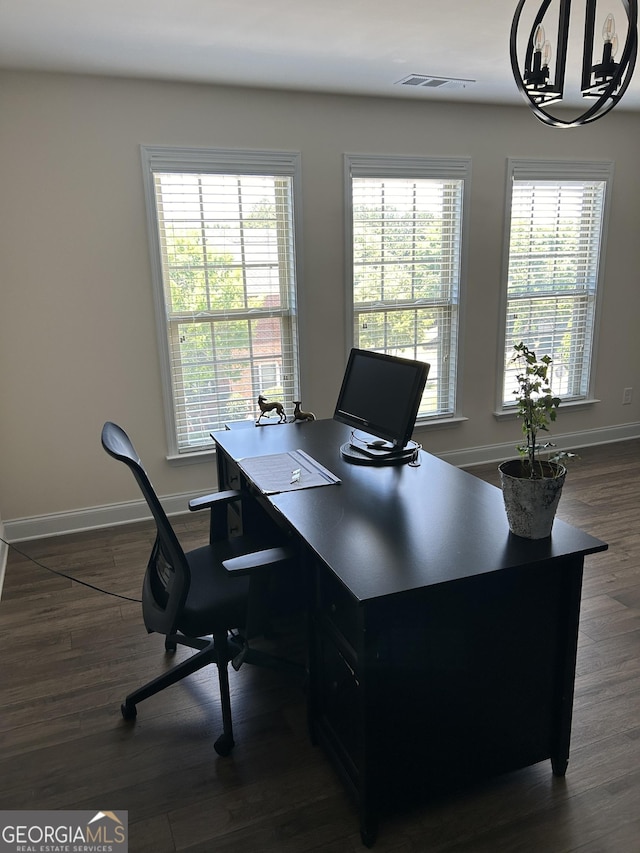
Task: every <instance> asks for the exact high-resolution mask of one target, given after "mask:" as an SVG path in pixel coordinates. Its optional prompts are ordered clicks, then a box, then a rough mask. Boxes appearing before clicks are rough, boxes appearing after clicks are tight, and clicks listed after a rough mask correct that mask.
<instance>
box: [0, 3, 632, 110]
mask: <svg viewBox="0 0 640 853" xmlns="http://www.w3.org/2000/svg"><path fill="white" fill-rule="evenodd" d="M616 2H620V0H611V5H615V3H616ZM516 5H517V0H486V2H484V3H482V2H480V0H457V2H455V3H454V2H451V1H450V0H449V2H446V3H445V2H443V3H440V4H436V3H434V2H425V0H403V2H402V3H400V5H399V6H396V5H395V3H394V2H390V0H384V2H383V0H321V2H311V0H306V2H305V0H268V2H266V0H109V2H106V3H105V2H103V3H101V2H95V0H0V68H4V69H11V68H12V69H36V70H44V71H64V72H79V73H90V74H106V75H115V76H127V77H141V78H151V79H161V80H175V81H194V82H200V83H221V84H231V85H241V86H260V87H268V88H278V89H293V90H305V91H316V92H333V93H347V94H358V95H376V96H384V97H391V98H417V99H423V100H450V101H456V100H461V101H469V100H471V101H482V102H488V103H505V104H523V103H524V102H523V100H522V97H521V96H520V94H519V93H518V91H517V89H516V86H515V83H514V80H513V75H512V72H511V67H510V62H509V32H510V27H511V21H512V18H513V14H514V12H515V7H516ZM535 5H536V7H537V5H538V4H537V3H536V4H535ZM575 5H576V6H578V5H579V4H575ZM523 15H524V12H523ZM581 37H582V34H581V32H578V34H577V36H576V39H577V42H580V40H581ZM570 44H571V42H570ZM576 47H577V48H579V44H577V43H576ZM578 73H579V72H578V71H576V75H577V74H578ZM412 75H424V76H425V77H427V78H433V77H435V78H438V79H440V78H443V77H444V78H454V79H453V81H452V82H449V83H447V84H446V85H440V84H439V83H437V82H436V84H434V83H431V84H428V85H420V86H413V85H412V86H408V85H398V83H399V81H401V80H403V79H405V78H407V77H410V76H412ZM637 76H638V79H637V80H636V79H635V78H634V79H633V80H632V82H631V85H630V87H629V90H628V91H627V94H626V95H625V97H624V99H623V101H622V102H621V107H624V108H627V109H640V74H639V75H637ZM465 81H467V82H465Z"/></svg>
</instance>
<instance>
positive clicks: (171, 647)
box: [164, 637, 178, 652]
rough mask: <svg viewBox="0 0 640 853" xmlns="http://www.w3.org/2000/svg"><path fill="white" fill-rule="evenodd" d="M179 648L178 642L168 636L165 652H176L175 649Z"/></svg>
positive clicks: (165, 642)
mask: <svg viewBox="0 0 640 853" xmlns="http://www.w3.org/2000/svg"><path fill="white" fill-rule="evenodd" d="M177 648H178V644H177V643H174V642H173V640H170V639H169V638H168V637H167V639H166V640H165V641H164V650H165V652H175V650H176V649H177Z"/></svg>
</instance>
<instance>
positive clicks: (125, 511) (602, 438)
mask: <svg viewBox="0 0 640 853" xmlns="http://www.w3.org/2000/svg"><path fill="white" fill-rule="evenodd" d="M633 438H640V423H633V424H622V425H621V426H616V427H607V428H605V429H599V430H589V431H588V432H577V433H567V434H564V435H554V436H553V440H554V442H555V443H556V444H557V446H558V448H559V449H560V450H578V449H579V448H581V447H590V446H594V445H598V444H611V443H613V442H616V441H628V440H630V439H633ZM424 446H425V450H427V451H428V450H429V442H428V440H427V441H425V442H424ZM437 455H438V456H439V457H440V458H441V459H444V460H445V461H447V462H450V463H451V464H452V465H456V466H457V467H459V468H466V467H471V466H473V465H484V464H486V463H490V462H496V463H499V462H502V461H503V460H504V459H511V458H513V457H514V456H515V455H516V451H515V446H514V443H513V442H509V443H507V444H489V445H485V446H482V447H470V448H464V449H462V450H452V451H448V452H446V453H438V454H437ZM198 496H199V493H193V494H181V495H168V496H166V497H163V498H161V500H162V505H163V506H164V509H165V512H166V513H167V515H179V514H181V513H185V512H188V503H189V501H190V500H191V499H192V498H195V497H198ZM150 517H151V516H150V513H149V511H148V509H147V505H146V503H145V502H144V501H143V500H139V501H128V502H126V503H119V504H110V505H108V506H97V507H89V508H87V509H80V510H74V511H72V512H60V513H53V514H51V515H41V516H34V517H32V518H17V519H13V520H5V522H4V530H5V533H4V538H5V539H7V540H8V541H9V542H24V541H26V540H29V539H41V538H43V537H46V536H61V535H63V534H65V533H78V532H80V531H82V530H95V529H98V528H101V527H113V526H115V525H118V524H128V523H130V522H133V521H142V520H144V519H148V518H150ZM0 546H2V543H1V542H0ZM5 547H6V546H5ZM3 556H4V559H5V560H6V554H4V555H3V551H2V550H0V572H1V570H2V558H3ZM0 578H1V574H0Z"/></svg>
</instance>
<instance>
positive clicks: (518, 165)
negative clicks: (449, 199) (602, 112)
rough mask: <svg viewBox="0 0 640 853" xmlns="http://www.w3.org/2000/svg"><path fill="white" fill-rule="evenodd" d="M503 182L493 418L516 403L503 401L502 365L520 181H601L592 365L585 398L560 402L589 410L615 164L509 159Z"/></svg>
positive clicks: (511, 410) (510, 411)
mask: <svg viewBox="0 0 640 853" xmlns="http://www.w3.org/2000/svg"><path fill="white" fill-rule="evenodd" d="M506 168H507V170H506V179H505V203H504V211H505V215H504V233H503V244H502V245H503V249H502V271H501V284H500V316H499V326H498V347H497V351H496V371H495V376H496V388H495V400H496V408H495V411H494V416H495V417H497V418H500V417H502V416H509V415H512V414H513V413H514V411H515V406H516V404H515V402H514V403H506V404H505V402H504V400H503V391H504V362H505V355H506V353H505V350H506V333H507V305H508V291H507V289H508V284H509V253H510V248H511V247H510V236H511V211H512V188H513V182H514V181H515V180H520V181H562V180H566V181H585V182H587V181H589V182H590V181H604V182H605V185H606V186H605V193H604V201H603V206H602V223H601V233H600V252H599V256H598V273H597V276H596V292H595V300H594V310H593V314H594V317H593V330H592V331H593V336H592V344H591V364H590V370H589V386H588V389H587V396H586V397H584V398H580V399H575V398H571V399H567V400H564V401H563V407H564V406H569V405H571V406H573V407H581V406H590V405H592V404H593V403H597V402H598V400H597V399H596V397H595V369H594V368H595V365H596V363H597V351H598V340H599V329H600V318H601V314H602V311H601V306H602V299H603V296H602V291H603V288H604V268H605V260H606V248H607V236H608V232H609V212H610V207H611V193H612V186H613V177H614V163H613V161H612V160H582V161H575V160H532V159H526V158H525V159H523V158H519V157H509V158H508V159H507V164H506Z"/></svg>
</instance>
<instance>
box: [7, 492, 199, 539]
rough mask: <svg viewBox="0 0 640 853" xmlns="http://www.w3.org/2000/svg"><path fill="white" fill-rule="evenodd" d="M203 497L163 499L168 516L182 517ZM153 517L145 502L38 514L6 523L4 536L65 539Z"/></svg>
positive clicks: (197, 494) (185, 496) (195, 495)
mask: <svg viewBox="0 0 640 853" xmlns="http://www.w3.org/2000/svg"><path fill="white" fill-rule="evenodd" d="M200 496H201V492H193V493H192V494H191V493H190V494H181V495H169V496H167V497H164V498H162V499H161V501H162V506H163V507H164V511H165V512H166V513H167V515H180V514H184V513H186V512H188V511H189V501H190V500H191V499H192V498H197V497H200ZM149 518H151V513H150V512H149V508H148V507H147V504H146V503H145V501H144V500H139V501H126V502H125V503H118V504H109V505H107V506H94V507H88V508H87V509H78V510H73V511H71V512H57V513H52V514H51V515H37V516H32V517H31V518H17V519H14V520H13V521H6V522H5V536H4V538H5V539H7V540H8V541H9V542H25V541H27V540H29V539H42V538H43V537H47V536H63V535H64V534H66V533H79V532H80V531H83V530H98V529H99V528H101V527H115V526H116V525H119V524H130V523H132V522H134V521H144V520H146V519H149Z"/></svg>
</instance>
